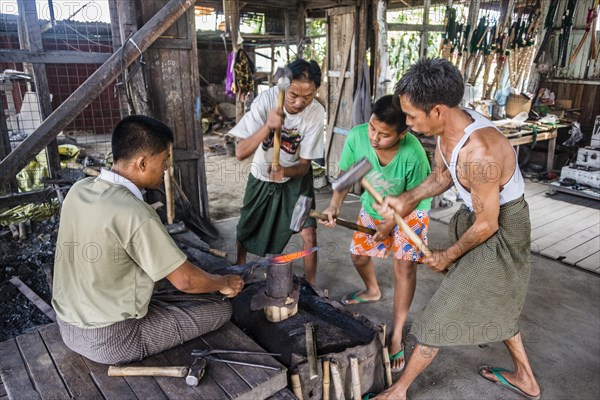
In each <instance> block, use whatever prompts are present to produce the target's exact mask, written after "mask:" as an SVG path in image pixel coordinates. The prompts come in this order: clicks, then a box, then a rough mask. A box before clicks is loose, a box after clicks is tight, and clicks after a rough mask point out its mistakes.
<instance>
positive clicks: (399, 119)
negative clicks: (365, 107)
mask: <svg viewBox="0 0 600 400" xmlns="http://www.w3.org/2000/svg"><path fill="white" fill-rule="evenodd" d="M371 114H373V115H374V116H375V118H377V119H378V120H379V121H381V122H383V123H384V124H386V125H388V126H391V127H393V128H396V132H398V134H401V133H402V132H404V131H405V130H407V129H408V126H407V125H406V114H404V112H403V111H402V109H401V108H400V106H399V105H398V104H396V102H394V96H392V95H391V94H388V95H385V96H382V97H380V98H379V100H377V101H376V102H375V104H373V109H372V110H371Z"/></svg>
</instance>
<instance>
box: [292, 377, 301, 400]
mask: <svg viewBox="0 0 600 400" xmlns="http://www.w3.org/2000/svg"><path fill="white" fill-rule="evenodd" d="M290 379H291V381H292V392H294V396H296V397H297V398H298V400H303V399H304V397H302V385H301V384H300V375H298V374H292V376H291V377H290Z"/></svg>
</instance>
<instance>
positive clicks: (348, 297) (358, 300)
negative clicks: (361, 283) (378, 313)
mask: <svg viewBox="0 0 600 400" xmlns="http://www.w3.org/2000/svg"><path fill="white" fill-rule="evenodd" d="M358 292H359V290H356V291H354V292H350V293H348V294H347V295H345V296H344V297H343V298H342V300H341V303H342V304H343V305H345V306H349V305H352V304H363V303H377V302H378V301H379V300H381V299H377V300H366V299H363V298H362V297H360V296H357V295H356V294H357V293H358ZM351 300H354V301H356V303H351V302H350V301H351Z"/></svg>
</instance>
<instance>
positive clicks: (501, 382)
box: [479, 365, 541, 400]
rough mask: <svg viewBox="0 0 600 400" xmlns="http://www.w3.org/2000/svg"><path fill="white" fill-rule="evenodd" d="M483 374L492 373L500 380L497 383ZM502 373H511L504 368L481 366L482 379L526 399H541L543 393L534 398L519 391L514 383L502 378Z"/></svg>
mask: <svg viewBox="0 0 600 400" xmlns="http://www.w3.org/2000/svg"><path fill="white" fill-rule="evenodd" d="M483 372H491V373H492V374H494V376H495V377H496V378H498V380H497V381H495V380H493V379H490V378H488V377H487V376H485V375H484V374H483ZM500 372H510V371H509V370H507V369H504V368H492V367H488V366H485V365H484V366H481V367H479V375H481V377H482V378H484V379H486V380H488V381H490V382H493V383H497V384H498V385H500V386H502V387H505V388H507V389H508V390H512V391H513V392H515V393H517V394H519V395H521V396H523V397H525V398H526V399H529V400H539V399H540V397H541V393H540V394H538V395H537V396H532V395H530V394H529V393H526V392H524V391H523V390H521V389H519V388H518V387H516V386H515V385H513V384H512V383H510V382H509V381H507V380H506V378H504V377H503V376H502V374H500Z"/></svg>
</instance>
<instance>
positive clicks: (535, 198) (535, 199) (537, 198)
mask: <svg viewBox="0 0 600 400" xmlns="http://www.w3.org/2000/svg"><path fill="white" fill-rule="evenodd" d="M548 198H549V197H548V196H547V195H546V193H545V192H542V193H537V194H535V195H533V196H530V197H525V201H527V204H529V205H530V206H534V205H535V204H537V203H539V202H540V201H542V200H544V199H548Z"/></svg>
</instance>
